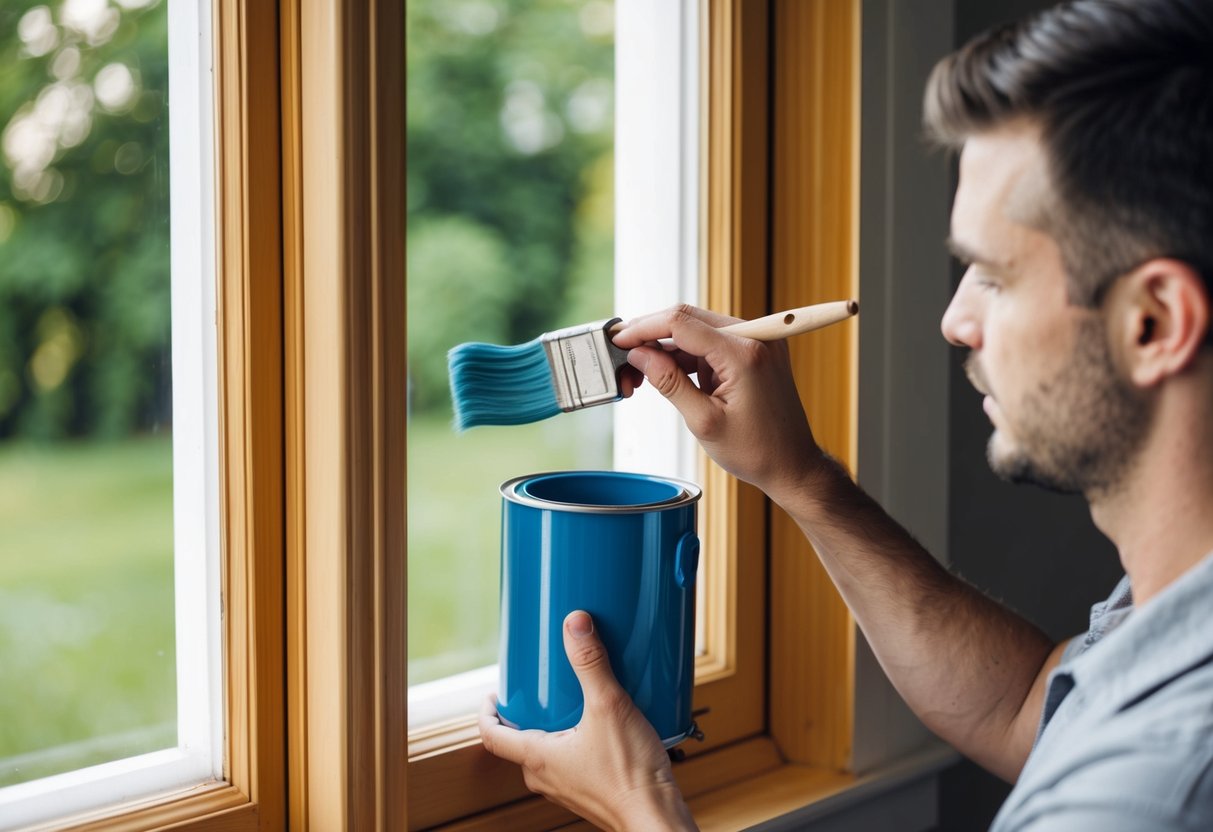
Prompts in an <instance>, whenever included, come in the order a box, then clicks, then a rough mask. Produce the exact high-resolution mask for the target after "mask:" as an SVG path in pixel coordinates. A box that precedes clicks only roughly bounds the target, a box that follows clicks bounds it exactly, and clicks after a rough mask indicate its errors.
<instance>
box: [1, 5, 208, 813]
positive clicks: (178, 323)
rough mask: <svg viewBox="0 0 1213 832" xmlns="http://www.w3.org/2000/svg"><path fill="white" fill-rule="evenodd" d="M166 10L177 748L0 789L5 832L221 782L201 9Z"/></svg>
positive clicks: (204, 13) (204, 12)
mask: <svg viewBox="0 0 1213 832" xmlns="http://www.w3.org/2000/svg"><path fill="white" fill-rule="evenodd" d="M168 6H169V7H168V10H167V14H168V50H169V58H168V59H169V100H170V102H171V106H170V108H169V136H170V140H169V141H170V163H169V181H170V183H171V188H170V211H171V217H170V229H171V231H170V233H171V238H170V240H171V255H170V257H171V270H172V275H171V281H172V301H171V302H172V319H171V320H172V356H173V357H172V373H173V380H174V384H173V428H172V430H173V529H174V531H173V553H174V556H173V559H174V584H175V587H174V593H175V599H174V600H175V615H176V649H177V662H176V664H177V739H178V743H177V747H176V748H169V749H164V750H162V751H155V752H152V753H148V754H141V755H138V756H135V757H129V758H126V759H122V760H115V761H113V762H109V763H103V764H100V765H95V766H88V767H86V768H81V769H77V770H75V771H70V772H66V773H63V774H58V775H54V776H51V777H44V778H40V779H38V780H32V781H30V782H27V783H19V784H16V785H12V786H8V787H5V788H3V789H0V818H3V821H2V822H0V824H2V826H3V828H6V829H8V828H16V827H21V826H26V825H30V824H36V823H40V822H45V821H48V820H52V819H57V818H64V817H67V816H71V815H75V814H80V813H83V812H88V811H92V810H97V809H101V808H104V807H106V806H111V805H114V804H117V803H125V802H129V801H133V800H139V799H144V798H150V797H153V796H158V795H163V794H166V793H171V792H174V791H179V790H181V789H184V788H191V787H194V786H197V785H198V784H200V783H206V782H210V781H215V780H219V779H221V778H222V775H223V656H222V623H221V619H220V602H219V595H220V564H219V464H218V460H219V440H218V428H219V421H218V393H217V390H218V388H217V375H216V355H217V347H216V335H217V333H216V325H215V322H216V279H215V274H216V273H215V216H214V210H215V202H214V190H215V178H214V146H215V135H214V130H215V121H214V98H213V91H212V78H213V73H212V49H211V44H212V40H211V37H212V35H211V28H212V27H211V8H210V3H209V2H195V0H169V4H168ZM186 380H190V381H191V382H192V383H185V381H186Z"/></svg>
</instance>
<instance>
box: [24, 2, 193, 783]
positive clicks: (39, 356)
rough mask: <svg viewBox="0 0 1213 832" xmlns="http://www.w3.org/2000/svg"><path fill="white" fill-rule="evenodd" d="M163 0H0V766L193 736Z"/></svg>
mask: <svg viewBox="0 0 1213 832" xmlns="http://www.w3.org/2000/svg"><path fill="white" fill-rule="evenodd" d="M168 148H169V145H168V55H167V35H166V3H165V2H164V0H160V2H157V0H116V1H115V2H109V1H108V0H64V1H63V2H57V3H54V4H51V5H43V4H39V3H37V2H30V1H29V0H0V786H3V785H8V784H12V783H18V782H23V781H26V780H30V779H34V778H37V777H40V776H45V775H48V774H53V773H57V772H61V771H68V770H71V769H75V768H79V767H81V766H84V765H89V764H93V763H99V762H104V761H107V760H113V759H118V758H122V757H126V756H131V755H134V754H139V753H143V752H147V751H152V750H156V749H160V748H166V747H173V746H175V745H176V741H177V735H176V716H177V697H176V681H175V680H176V671H175V661H176V657H175V649H174V615H173V547H172V448H171V442H170V428H171V415H172V414H171V401H172V396H171V392H172V390H171V378H170V331H169V320H170V281H169V208H168V206H169V202H168V198H169V182H168Z"/></svg>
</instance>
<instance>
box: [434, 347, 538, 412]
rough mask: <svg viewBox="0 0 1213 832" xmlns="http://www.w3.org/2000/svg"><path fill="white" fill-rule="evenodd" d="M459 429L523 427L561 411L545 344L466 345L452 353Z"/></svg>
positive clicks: (453, 395)
mask: <svg viewBox="0 0 1213 832" xmlns="http://www.w3.org/2000/svg"><path fill="white" fill-rule="evenodd" d="M447 367H448V369H449V372H450V379H451V401H452V402H453V403H454V405H455V429H456V430H460V431H463V430H467V429H468V428H471V427H476V426H477V425H522V424H526V423H528V422H538V421H539V420H540V419H546V418H548V417H549V416H555V415H556V414H557V413H560V406H559V405H558V404H557V403H556V388H555V386H554V385H553V383H552V367H551V363H550V362H549V361H548V357H547V352H546V350H545V349H544V346H543V343H542V341H540V340H539V339H538V338H536V339H535V340H534V341H529V342H527V343H525V344H519V345H517V346H512V347H503V346H499V345H497V344H480V343H469V344H460V345H459V346H457V347H455V348H453V349H452V350H451V351H450V352H449V353H447Z"/></svg>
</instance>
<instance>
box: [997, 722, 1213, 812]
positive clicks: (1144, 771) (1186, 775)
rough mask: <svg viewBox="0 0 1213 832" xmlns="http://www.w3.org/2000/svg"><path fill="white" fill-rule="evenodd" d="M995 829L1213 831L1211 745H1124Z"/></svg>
mask: <svg viewBox="0 0 1213 832" xmlns="http://www.w3.org/2000/svg"><path fill="white" fill-rule="evenodd" d="M1008 821H1009V822H1008V823H1007V824H1005V826H1002V827H1000V828H1003V829H1007V830H1014V832H1069V831H1070V830H1099V832H1147V830H1152V831H1156V832H1196V831H1197V830H1205V832H1207V830H1210V829H1213V749H1211V748H1210V747H1209V746H1207V745H1205V744H1203V743H1191V742H1183V741H1180V742H1176V743H1174V744H1171V745H1163V744H1160V743H1158V742H1157V739H1156V738H1155V740H1154V741H1151V740H1146V741H1144V742H1142V741H1139V743H1138V744H1137V747H1133V744H1131V743H1129V742H1125V743H1124V744H1123V745H1122V746H1121V749H1120V753H1114V754H1110V755H1108V756H1106V757H1104V758H1102V759H1098V760H1090V761H1089V762H1088V764H1086V765H1083V766H1081V767H1079V768H1077V769H1076V770H1074V771H1072V772H1071V774H1070V776H1068V777H1064V778H1063V779H1061V780H1059V781H1057V782H1055V783H1054V784H1053V786H1052V787H1051V788H1048V789H1043V790H1041V791H1040V792H1038V793H1037V794H1035V795H1033V797H1032V798H1030V799H1029V800H1027V801H1026V802H1025V803H1024V804H1023V805H1022V806H1020V807H1019V809H1018V811H1015V812H1014V813H1013V817H1011V818H1008Z"/></svg>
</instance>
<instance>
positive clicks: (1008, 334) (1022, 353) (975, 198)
mask: <svg viewBox="0 0 1213 832" xmlns="http://www.w3.org/2000/svg"><path fill="white" fill-rule="evenodd" d="M1048 199H1049V183H1048V179H1047V169H1046V164H1045V159H1044V156H1043V154H1042V151H1041V147H1040V143H1039V141H1038V138H1037V133H1036V131H1035V129H1033V128H1032V127H1030V126H1028V125H1025V124H1018V125H1012V126H1008V127H1004V128H1000V129H999V130H996V131H990V132H988V133H983V134H980V135H976V136H973V137H972V138H970V139H969V140H968V141H967V142H966V143H965V146H964V150H963V152H962V153H961V157H960V184H959V188H958V189H957V192H956V200H955V202H954V204H953V207H952V234H951V240H950V241H949V242H950V246H951V248H952V249H953V253H954V254H956V256H957V257H959V258H960V259H961V260H962V261H963V262H965V263H966V264H967V266H968V268H967V270H966V271H965V274H964V278H963V279H962V280H961V282H960V286H959V287H958V288H957V290H956V295H955V296H954V297H953V298H952V302H951V304H950V305H949V306H948V309H947V311H946V312H945V313H944V317H943V321H942V324H941V328H942V330H943V334H944V337H945V338H947V339H948V340H949V341H950V342H952V343H953V344H956V345H958V346H966V347H968V348H969V349H970V350H971V353H970V355H969V357H968V360H967V362H966V365H965V366H966V370H967V372H968V374H969V379H970V380H971V381H972V382H973V385H974V386H975V387H976V388H977V389H978V390H979V391H981V392H982V393H985V394H986V396H985V400H984V401H983V405H982V406H983V409H984V410H985V412H986V415H987V416H988V417H989V419H990V421H991V423H992V424H993V426H994V433H993V435H992V436H991V437H990V442H989V448H988V455H989V460H990V466H991V468H992V469H993V470H994V472H995V473H997V474H998V475H999V476H1001V477H1004V478H1006V479H1010V480H1013V481H1017V482H1019V481H1022V482H1035V483H1037V484H1039V485H1043V486H1045V487H1047V488H1051V489H1055V490H1060V491H1081V492H1084V493H1086V494H1087V495H1088V496H1089V497H1090V496H1097V495H1098V494H1100V493H1104V492H1107V491H1109V490H1112V489H1114V488H1115V487H1116V485H1117V483H1118V482H1119V481H1120V479H1121V477H1123V475H1124V473H1125V471H1126V470H1127V468H1128V467H1129V466H1130V465H1131V464H1132V461H1133V458H1134V455H1135V452H1136V451H1137V448H1138V446H1139V444H1140V442H1141V440H1142V438H1143V434H1144V427H1145V424H1146V422H1147V420H1148V408H1147V406H1146V403H1145V402H1144V401H1143V400H1142V399H1141V398H1140V397H1139V396H1138V395H1137V394H1136V393H1135V392H1134V390H1133V389H1132V388H1131V387H1130V386H1129V385H1128V384H1127V383H1126V382H1125V381H1124V380H1123V377H1122V375H1121V374H1120V373H1119V372H1118V370H1117V368H1116V367H1115V366H1114V363H1113V360H1112V356H1111V353H1110V351H1109V346H1108V340H1107V337H1106V330H1105V325H1104V321H1103V318H1102V317H1101V313H1100V310H1091V309H1084V308H1081V307H1076V306H1071V305H1070V304H1069V303H1068V302H1067V299H1066V287H1065V272H1064V269H1063V267H1062V261H1061V253H1060V250H1059V249H1058V247H1057V243H1056V242H1055V241H1054V240H1053V238H1052V237H1051V236H1049V234H1048V233H1046V231H1044V230H1041V228H1039V227H1034V226H1039V225H1040V224H1041V223H1040V218H1041V217H1043V216H1044V206H1045V205H1046V204H1047V202H1046V201H1047V200H1048Z"/></svg>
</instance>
